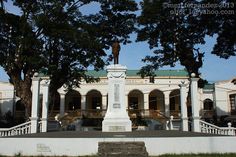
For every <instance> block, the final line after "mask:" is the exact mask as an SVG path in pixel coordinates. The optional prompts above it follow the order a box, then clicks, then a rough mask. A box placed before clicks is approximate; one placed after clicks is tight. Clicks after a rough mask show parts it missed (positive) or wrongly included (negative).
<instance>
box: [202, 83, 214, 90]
mask: <svg viewBox="0 0 236 157" xmlns="http://www.w3.org/2000/svg"><path fill="white" fill-rule="evenodd" d="M214 86H215V84H212V83H208V84H205V85H204V87H203V89H205V90H213V89H214Z"/></svg>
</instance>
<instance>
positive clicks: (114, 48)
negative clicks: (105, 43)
mask: <svg viewBox="0 0 236 157" xmlns="http://www.w3.org/2000/svg"><path fill="white" fill-rule="evenodd" d="M119 52H120V44H119V42H118V41H115V42H114V43H113V44H112V54H113V58H114V64H119Z"/></svg>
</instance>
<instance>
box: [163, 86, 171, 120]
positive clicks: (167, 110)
mask: <svg viewBox="0 0 236 157" xmlns="http://www.w3.org/2000/svg"><path fill="white" fill-rule="evenodd" d="M170 92H171V91H166V92H164V96H165V115H166V116H167V117H169V116H170Z"/></svg>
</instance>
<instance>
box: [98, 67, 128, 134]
mask: <svg viewBox="0 0 236 157" xmlns="http://www.w3.org/2000/svg"><path fill="white" fill-rule="evenodd" d="M126 69H127V68H126V67H125V66H122V65H119V64H114V65H109V66H108V67H107V77H108V108H107V113H106V115H105V117H104V120H103V122H102V131H103V132H127V131H132V123H131V121H130V118H129V116H128V113H127V111H126V106H125V77H126Z"/></svg>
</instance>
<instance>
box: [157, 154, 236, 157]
mask: <svg viewBox="0 0 236 157" xmlns="http://www.w3.org/2000/svg"><path fill="white" fill-rule="evenodd" d="M158 157H236V154H182V155H171V154H166V155H160V156H158Z"/></svg>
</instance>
